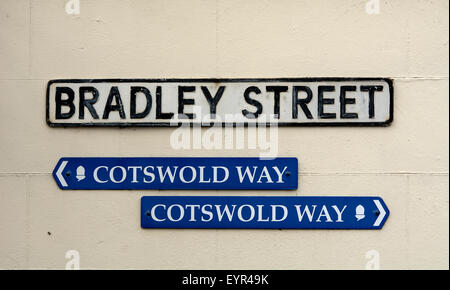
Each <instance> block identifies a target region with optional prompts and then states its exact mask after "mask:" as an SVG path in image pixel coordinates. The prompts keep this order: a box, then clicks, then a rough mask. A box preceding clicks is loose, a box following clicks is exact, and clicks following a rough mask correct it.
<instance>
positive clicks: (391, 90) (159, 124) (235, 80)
mask: <svg viewBox="0 0 450 290" xmlns="http://www.w3.org/2000/svg"><path fill="white" fill-rule="evenodd" d="M326 81H334V82H343V81H385V82H387V83H388V85H389V94H390V100H389V119H388V120H386V121H384V122H324V123H319V122H315V123H287V122H275V123H274V124H277V125H278V127H387V126H389V125H390V124H391V123H392V122H393V121H394V82H393V80H392V79H391V78H380V77H378V78H370V77H361V78H359V77H357V78H353V77H320V78H307V77H306V78H198V79H197V78H196V79H183V78H170V79H135V78H132V79H114V78H112V79H54V80H50V81H48V84H47V89H46V104H45V105H46V111H45V115H46V116H45V117H46V122H47V125H48V126H50V127H122V128H123V127H179V126H181V123H180V124H178V126H176V125H173V124H170V122H153V123H144V122H141V123H133V122H114V123H112V122H111V123H106V122H105V123H52V122H51V121H50V116H49V114H50V113H49V98H50V85H52V84H54V83H107V82H116V83H140V82H147V83H157V82H166V83H174V82H185V83H195V82H212V83H213V82H228V83H241V82H326ZM248 124H249V123H222V127H226V126H230V127H231V126H233V127H239V126H243V127H247V126H248ZM250 124H254V123H250ZM189 125H190V126H191V127H193V126H194V125H196V126H201V127H211V126H213V125H214V123H211V124H203V123H202V124H201V125H199V123H192V122H191V123H189ZM269 125H270V122H267V123H266V126H269Z"/></svg>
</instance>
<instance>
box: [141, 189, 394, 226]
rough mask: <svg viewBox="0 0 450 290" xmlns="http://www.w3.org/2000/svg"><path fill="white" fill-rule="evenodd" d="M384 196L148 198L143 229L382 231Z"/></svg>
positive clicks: (144, 204) (144, 202)
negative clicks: (382, 197)
mask: <svg viewBox="0 0 450 290" xmlns="http://www.w3.org/2000/svg"><path fill="white" fill-rule="evenodd" d="M388 216H389V210H388V208H387V207H386V204H385V203H384V202H383V200H382V199H381V198H380V197H376V196H364V197H360V196H358V197H347V196H345V197H344V196H338V197H337V196H322V197H298V196H283V197H279V196H277V197H274V196H265V197H260V196H144V197H142V198H141V226H142V228H203V229H225V228H233V229H244V228H245V229H381V228H382V227H383V225H384V223H385V222H386V220H387V218H388Z"/></svg>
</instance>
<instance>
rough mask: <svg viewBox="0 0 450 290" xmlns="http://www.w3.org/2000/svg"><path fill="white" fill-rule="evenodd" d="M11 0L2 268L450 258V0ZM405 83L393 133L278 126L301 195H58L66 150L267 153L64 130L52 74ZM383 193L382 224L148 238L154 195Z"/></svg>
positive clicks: (2, 92) (351, 264)
mask: <svg viewBox="0 0 450 290" xmlns="http://www.w3.org/2000/svg"><path fill="white" fill-rule="evenodd" d="M66 2H67V1H66V0H41V1H39V0H0V136H1V142H0V160H1V161H0V268H39V269H40V268H51V269H64V268H65V267H66V263H67V261H68V260H67V259H66V258H65V254H66V252H67V251H68V250H72V249H73V250H76V251H78V252H79V254H80V266H81V268H85V269H86V268H147V269H171V268H172V269H173V268H176V269H192V268H205V269H252V268H258V269H364V268H365V267H366V263H367V262H368V259H367V258H366V253H367V251H369V250H376V251H378V252H379V254H380V267H381V268H382V269H442V268H446V269H448V267H449V259H448V258H449V203H448V201H449V175H448V173H449V155H448V150H449V135H448V130H449V111H448V110H449V109H448V108H449V79H448V72H449V43H448V33H449V28H448V27H449V23H448V21H449V20H448V13H449V12H448V11H449V10H448V9H449V7H448V5H449V3H448V1H446V0H435V1H432V0H428V1H425V0H423V1H419V0H414V1H411V0H398V1H381V2H380V11H379V14H368V13H367V12H366V8H365V6H366V1H363V0H347V1H325V0H314V1H306V0H305V1H294V0H292V1H290V0H281V1H260V0H249V1H234V0H230V1H225V0H217V1H207V0H202V1H198V0H186V1H183V0H180V1H174V0H168V1H148V0H134V1H131V0H130V1H116V0H114V1H112V0H95V1H94V0H92V1H84V0H81V1H80V14H77V15H69V14H67V13H66V11H65V5H66ZM324 76H330V77H332V76H337V77H347V76H349V77H364V76H368V77H391V78H393V80H394V88H395V94H394V100H395V113H394V122H393V124H392V125H391V126H390V127H385V128H383V127H381V128H350V127H346V128H306V127H305V128H280V129H279V133H278V134H279V142H278V145H279V156H289V157H297V158H298V159H299V163H300V167H299V171H300V174H299V189H298V190H297V191H287V192H283V191H275V192H254V191H253V192H237V191H225V192H223V191H206V192H205V191H202V192H196V191H176V192H173V193H172V192H170V193H168V192H159V191H150V190H149V191H61V190H59V189H58V187H57V185H56V183H55V182H54V180H53V178H52V176H51V171H52V170H53V168H54V166H55V165H56V162H57V161H58V159H59V158H60V157H63V156H67V157H69V156H155V157H157V156H252V155H255V156H257V154H258V153H259V151H258V150H235V151H230V150H223V151H220V150H219V151H217V150H216V151H212V150H183V151H181V150H174V149H171V147H170V144H169V138H170V134H171V133H172V130H173V129H171V128H153V129H152V128H134V129H133V128H127V129H118V128H68V129H64V128H50V127H48V126H47V125H46V123H45V88H46V84H47V82H48V80H50V79H55V78H133V77H137V78H170V77H179V78H202V77H203V78H210V77H211V78H222V77H223V78H225V77H236V78H241V77H249V78H256V77H324ZM167 194H173V195H227V194H229V195H239V194H246V195H272V194H277V195H300V196H302V195H312V196H314V195H317V196H318V195H352V196H357V195H378V196H380V197H382V198H383V199H384V201H385V202H386V203H387V205H388V207H389V209H390V211H391V215H390V217H389V219H388V221H387V223H386V224H385V226H384V228H383V229H382V230H379V231H356V230H354V231H352V230H347V231H345V230H166V229H160V230H143V229H141V228H140V197H141V196H143V195H167Z"/></svg>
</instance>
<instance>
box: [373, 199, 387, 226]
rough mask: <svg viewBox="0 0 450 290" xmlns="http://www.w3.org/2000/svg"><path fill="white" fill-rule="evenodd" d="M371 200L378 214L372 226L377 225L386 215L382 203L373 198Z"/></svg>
mask: <svg viewBox="0 0 450 290" xmlns="http://www.w3.org/2000/svg"><path fill="white" fill-rule="evenodd" d="M373 202H374V203H375V205H376V206H377V208H378V211H379V212H380V214H379V215H378V218H377V219H376V220H375V223H374V224H373V226H374V227H379V226H380V224H381V222H382V221H383V219H384V217H385V216H386V211H385V210H384V207H383V205H382V204H381V202H380V201H379V200H378V199H374V200H373Z"/></svg>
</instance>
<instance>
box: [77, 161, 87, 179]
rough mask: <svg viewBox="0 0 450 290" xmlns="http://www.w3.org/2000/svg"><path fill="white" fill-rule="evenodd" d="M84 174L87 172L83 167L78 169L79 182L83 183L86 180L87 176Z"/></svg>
mask: <svg viewBox="0 0 450 290" xmlns="http://www.w3.org/2000/svg"><path fill="white" fill-rule="evenodd" d="M84 172H85V170H84V167H83V166H81V165H80V166H78V167H77V180H78V181H81V180H83V179H85V178H86V176H85V175H84Z"/></svg>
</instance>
